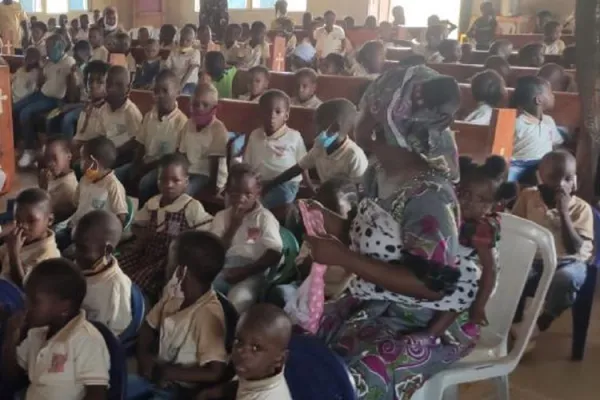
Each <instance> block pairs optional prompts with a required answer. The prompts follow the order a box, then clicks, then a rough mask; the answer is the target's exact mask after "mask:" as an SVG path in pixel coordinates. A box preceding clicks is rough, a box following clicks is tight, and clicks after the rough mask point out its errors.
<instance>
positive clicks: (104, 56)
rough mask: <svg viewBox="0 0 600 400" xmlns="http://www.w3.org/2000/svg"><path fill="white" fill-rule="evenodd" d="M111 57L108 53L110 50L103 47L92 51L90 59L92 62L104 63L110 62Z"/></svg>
mask: <svg viewBox="0 0 600 400" xmlns="http://www.w3.org/2000/svg"><path fill="white" fill-rule="evenodd" d="M109 55H110V52H109V51H108V49H107V48H106V47H105V46H104V45H102V46H99V47H96V48H95V49H92V58H91V59H90V61H96V60H98V61H104V62H108V56H109Z"/></svg>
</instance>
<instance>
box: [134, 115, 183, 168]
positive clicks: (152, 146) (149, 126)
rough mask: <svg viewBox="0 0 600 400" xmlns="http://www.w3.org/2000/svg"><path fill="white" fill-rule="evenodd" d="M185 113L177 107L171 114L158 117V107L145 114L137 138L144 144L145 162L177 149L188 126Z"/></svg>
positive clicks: (157, 158)
mask: <svg viewBox="0 0 600 400" xmlns="http://www.w3.org/2000/svg"><path fill="white" fill-rule="evenodd" d="M187 122H188V119H187V117H186V116H185V114H184V113H183V112H182V111H181V110H180V109H179V108H175V109H174V110H173V111H171V113H170V114H168V115H165V116H163V117H162V120H160V119H159V117H158V110H157V109H156V107H154V108H152V110H151V111H150V112H148V113H147V114H146V115H145V116H144V120H143V121H142V127H141V129H140V130H139V132H138V133H137V136H136V138H135V139H136V140H137V141H138V142H139V143H141V144H142V145H143V146H144V149H145V151H146V152H145V154H144V163H146V164H148V163H151V162H153V161H156V160H159V159H160V158H161V157H163V156H165V155H167V154H172V153H175V152H176V151H177V148H178V147H179V143H180V141H181V134H182V132H183V131H184V130H185V128H186V126H187Z"/></svg>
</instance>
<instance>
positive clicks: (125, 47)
mask: <svg viewBox="0 0 600 400" xmlns="http://www.w3.org/2000/svg"><path fill="white" fill-rule="evenodd" d="M106 48H107V49H108V51H109V55H108V62H110V63H112V60H111V55H112V54H123V55H125V62H126V67H127V70H128V71H129V74H130V75H131V76H133V75H135V72H136V70H137V64H136V61H135V58H133V56H132V55H131V37H129V35H128V34H127V33H125V32H118V33H116V34H114V35H113V37H112V40H111V41H110V42H107V45H106Z"/></svg>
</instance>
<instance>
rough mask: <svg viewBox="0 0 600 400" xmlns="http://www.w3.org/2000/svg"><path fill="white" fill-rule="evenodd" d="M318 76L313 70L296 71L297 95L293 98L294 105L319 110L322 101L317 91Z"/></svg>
mask: <svg viewBox="0 0 600 400" xmlns="http://www.w3.org/2000/svg"><path fill="white" fill-rule="evenodd" d="M317 79H318V75H317V73H316V71H315V70H314V69H312V68H302V69H299V70H298V71H296V95H295V96H294V97H292V105H293V106H300V107H306V108H318V107H319V106H320V105H321V103H322V101H321V100H319V98H318V97H317V95H316V94H315V92H316V91H317Z"/></svg>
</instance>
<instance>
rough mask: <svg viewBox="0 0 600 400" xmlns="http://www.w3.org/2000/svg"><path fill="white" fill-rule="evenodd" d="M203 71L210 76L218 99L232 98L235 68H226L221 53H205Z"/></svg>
mask: <svg viewBox="0 0 600 400" xmlns="http://www.w3.org/2000/svg"><path fill="white" fill-rule="evenodd" d="M204 70H205V72H206V73H207V74H208V76H210V78H211V80H212V84H213V85H214V86H215V87H216V88H217V91H218V92H219V98H221V99H231V98H233V82H234V80H235V77H236V75H237V68H236V67H230V68H227V64H226V62H225V56H224V55H223V53H221V52H218V51H209V52H208V53H206V57H205V58H204Z"/></svg>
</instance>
